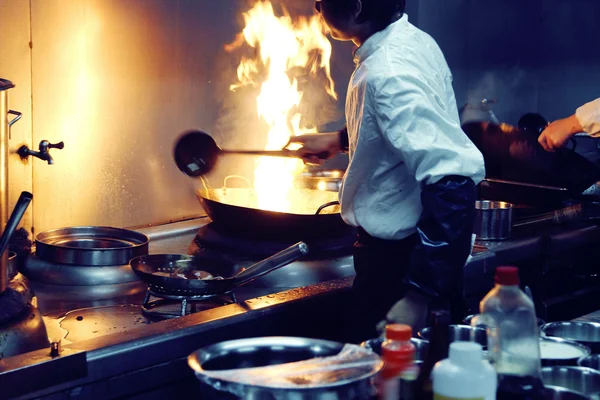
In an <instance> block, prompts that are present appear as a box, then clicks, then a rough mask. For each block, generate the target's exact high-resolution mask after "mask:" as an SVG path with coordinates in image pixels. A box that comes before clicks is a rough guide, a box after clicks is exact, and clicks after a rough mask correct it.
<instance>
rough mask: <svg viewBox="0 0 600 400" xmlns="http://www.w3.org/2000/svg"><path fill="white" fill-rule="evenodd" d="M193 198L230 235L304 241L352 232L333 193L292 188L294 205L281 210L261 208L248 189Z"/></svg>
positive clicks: (206, 191) (204, 192)
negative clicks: (342, 216)
mask: <svg viewBox="0 0 600 400" xmlns="http://www.w3.org/2000/svg"><path fill="white" fill-rule="evenodd" d="M196 195H197V197H198V200H199V201H200V204H201V205H202V207H203V208H204V211H206V213H207V214H208V216H209V217H210V218H211V219H212V220H213V222H214V224H216V225H217V226H218V227H221V228H224V229H226V230H227V231H228V232H231V233H232V234H240V235H252V236H253V237H269V238H277V239H289V238H296V239H297V240H304V241H306V240H310V239H314V238H319V237H331V236H332V235H343V234H349V233H351V232H352V231H353V228H352V227H350V226H348V225H347V224H346V223H344V221H343V220H342V218H341V216H340V213H339V203H338V202H337V193H335V192H329V191H321V190H312V189H295V190H294V193H293V195H292V198H293V199H294V205H292V206H291V207H289V208H287V209H285V210H282V211H268V210H264V209H260V208H259V207H258V205H257V203H256V197H255V195H254V190H253V189H251V188H224V189H208V188H204V189H200V190H198V191H196Z"/></svg>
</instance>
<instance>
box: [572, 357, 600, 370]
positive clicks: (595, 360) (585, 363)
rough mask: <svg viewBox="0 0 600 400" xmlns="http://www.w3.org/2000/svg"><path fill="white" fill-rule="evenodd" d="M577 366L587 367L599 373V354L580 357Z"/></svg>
mask: <svg viewBox="0 0 600 400" xmlns="http://www.w3.org/2000/svg"><path fill="white" fill-rule="evenodd" d="M577 365H578V366H580V367H588V368H591V369H595V370H596V371H600V354H592V355H589V356H587V357H581V358H580V359H579V360H577Z"/></svg>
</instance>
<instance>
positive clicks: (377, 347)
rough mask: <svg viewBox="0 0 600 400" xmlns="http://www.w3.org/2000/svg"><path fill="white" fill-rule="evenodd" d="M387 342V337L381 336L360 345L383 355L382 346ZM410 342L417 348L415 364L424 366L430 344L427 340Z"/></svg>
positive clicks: (415, 339) (414, 339)
mask: <svg viewBox="0 0 600 400" xmlns="http://www.w3.org/2000/svg"><path fill="white" fill-rule="evenodd" d="M384 341H385V337H383V336H380V337H378V338H375V339H369V340H367V341H364V342H362V343H361V344H360V345H361V346H362V347H365V348H367V349H371V350H372V351H373V352H375V353H376V354H379V355H381V345H382V344H383V342H384ZM410 342H411V343H412V344H413V345H414V346H415V364H418V365H419V364H422V363H423V361H425V357H427V349H428V348H429V342H428V341H427V340H423V339H418V338H411V339H410Z"/></svg>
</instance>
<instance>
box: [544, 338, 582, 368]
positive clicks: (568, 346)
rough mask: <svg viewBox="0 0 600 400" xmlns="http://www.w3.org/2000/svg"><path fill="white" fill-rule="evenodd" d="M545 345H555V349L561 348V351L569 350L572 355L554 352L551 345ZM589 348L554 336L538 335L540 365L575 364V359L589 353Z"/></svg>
mask: <svg viewBox="0 0 600 400" xmlns="http://www.w3.org/2000/svg"><path fill="white" fill-rule="evenodd" d="M545 346H557V347H555V350H556V351H558V349H559V348H560V349H562V351H569V352H570V353H572V354H573V356H565V355H561V354H560V353H554V352H553V351H552V350H553V348H552V347H545ZM590 353H591V352H590V348H589V347H586V346H584V345H582V344H580V343H577V342H574V341H571V340H565V339H561V338H555V337H540V358H541V361H542V366H544V367H550V366H576V365H577V360H579V359H580V358H582V357H587V356H589V355H590Z"/></svg>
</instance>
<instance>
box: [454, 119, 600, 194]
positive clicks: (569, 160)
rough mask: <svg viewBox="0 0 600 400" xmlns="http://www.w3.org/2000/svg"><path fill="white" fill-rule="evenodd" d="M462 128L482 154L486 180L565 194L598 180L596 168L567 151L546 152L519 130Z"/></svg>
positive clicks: (498, 126)
mask: <svg viewBox="0 0 600 400" xmlns="http://www.w3.org/2000/svg"><path fill="white" fill-rule="evenodd" d="M462 128H463V130H464V131H465V133H466V134H467V136H469V138H470V139H471V140H472V141H473V143H474V144H475V146H477V148H478V149H479V150H480V151H481V152H482V154H483V158H484V159H485V164H486V165H485V167H486V178H491V179H500V180H506V181H517V182H524V183H530V184H534V185H545V186H553V187H558V188H565V189H567V191H568V193H569V195H577V194H581V192H583V191H584V190H586V189H587V188H589V187H590V186H592V185H593V184H595V183H596V182H598V181H600V166H598V165H596V164H594V163H592V162H591V161H589V160H587V159H586V158H585V157H583V156H581V155H579V154H577V153H575V152H574V151H572V150H570V149H566V148H563V149H560V150H558V151H556V152H553V153H550V152H547V151H545V150H544V149H543V148H542V146H540V144H539V143H538V142H537V138H536V137H535V135H531V134H530V133H527V132H525V131H523V130H521V129H519V128H516V127H513V126H510V125H507V124H493V123H489V122H469V123H466V124H464V125H463V126H462Z"/></svg>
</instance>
